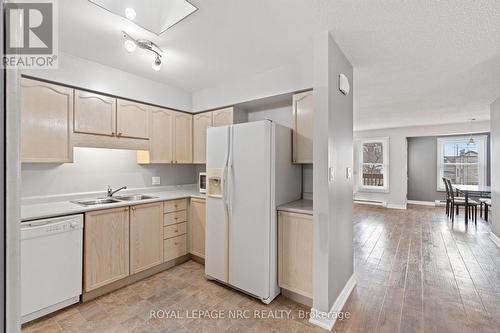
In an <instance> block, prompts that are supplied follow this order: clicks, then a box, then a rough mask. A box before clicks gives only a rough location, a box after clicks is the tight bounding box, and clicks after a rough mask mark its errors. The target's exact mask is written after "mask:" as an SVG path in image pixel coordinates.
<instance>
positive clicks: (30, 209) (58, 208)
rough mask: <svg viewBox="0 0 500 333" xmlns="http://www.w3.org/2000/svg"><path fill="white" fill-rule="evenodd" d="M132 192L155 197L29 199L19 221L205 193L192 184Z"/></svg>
mask: <svg viewBox="0 0 500 333" xmlns="http://www.w3.org/2000/svg"><path fill="white" fill-rule="evenodd" d="M134 192H135V193H142V194H147V195H150V196H154V197H155V198H153V199H147V200H138V201H122V202H117V203H112V204H101V205H93V206H82V205H79V204H75V203H72V202H70V201H71V200H81V199H95V198H97V197H103V195H102V194H101V195H99V196H97V195H93V196H92V195H88V196H83V195H72V196H71V197H68V198H65V199H64V200H63V199H62V198H61V200H60V201H49V202H39V203H36V202H33V200H31V202H29V203H28V204H22V205H21V221H30V220H37V219H44V218H49V217H56V216H64V215H72V214H80V213H85V212H90V211H94V210H102V209H111V208H119V207H126V206H133V205H140V204H147V203H153V202H158V201H166V200H174V199H182V198H202V199H204V198H205V195H204V194H201V193H199V192H198V190H197V189H196V188H195V187H193V186H187V187H185V188H184V187H179V188H172V189H166V190H162V191H158V192H155V191H154V190H148V191H137V192H136V191H127V192H126V194H133V193H134ZM120 194H125V193H120ZM117 195H118V194H117ZM40 201H43V200H40Z"/></svg>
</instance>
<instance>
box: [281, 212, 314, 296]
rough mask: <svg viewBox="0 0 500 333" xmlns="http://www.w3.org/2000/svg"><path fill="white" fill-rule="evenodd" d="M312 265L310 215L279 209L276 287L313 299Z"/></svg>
mask: <svg viewBox="0 0 500 333" xmlns="http://www.w3.org/2000/svg"><path fill="white" fill-rule="evenodd" d="M312 265H313V222H312V216H311V215H305V214H294V213H288V212H278V283H279V286H280V287H282V288H285V289H288V290H290V291H293V292H295V293H298V294H300V295H302V296H306V297H310V298H312V285H313V275H312V274H313V266H312Z"/></svg>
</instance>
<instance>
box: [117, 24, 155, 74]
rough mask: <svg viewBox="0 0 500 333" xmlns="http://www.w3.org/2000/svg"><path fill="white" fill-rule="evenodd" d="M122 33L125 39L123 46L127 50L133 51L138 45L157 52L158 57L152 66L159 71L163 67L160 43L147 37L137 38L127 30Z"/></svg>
mask: <svg viewBox="0 0 500 333" xmlns="http://www.w3.org/2000/svg"><path fill="white" fill-rule="evenodd" d="M122 33H123V38H124V39H125V41H124V42H123V46H124V47H125V50H127V52H129V53H132V52H134V51H135V49H136V48H137V47H139V48H140V49H143V50H146V51H151V52H153V53H155V54H156V59H155V60H154V61H153V63H152V64H151V67H152V68H153V69H154V70H155V71H159V70H160V69H161V53H163V50H162V49H161V48H160V47H159V46H158V45H156V44H155V43H153V42H152V41H150V40H147V39H135V38H133V37H132V36H130V35H129V34H128V33H126V32H125V31H122Z"/></svg>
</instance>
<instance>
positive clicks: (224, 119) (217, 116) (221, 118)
mask: <svg viewBox="0 0 500 333" xmlns="http://www.w3.org/2000/svg"><path fill="white" fill-rule="evenodd" d="M233 115H234V114H233V108H232V107H230V108H225V109H220V110H215V111H212V116H213V126H215V127H217V126H226V125H232V124H233Z"/></svg>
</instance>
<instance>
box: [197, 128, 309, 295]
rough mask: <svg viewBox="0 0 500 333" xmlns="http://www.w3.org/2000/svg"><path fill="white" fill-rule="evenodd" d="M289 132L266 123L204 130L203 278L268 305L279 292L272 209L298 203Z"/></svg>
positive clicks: (298, 183)
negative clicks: (205, 198)
mask: <svg viewBox="0 0 500 333" xmlns="http://www.w3.org/2000/svg"><path fill="white" fill-rule="evenodd" d="M301 182H302V175H301V167H300V166H298V165H293V164H292V133H291V130H290V129H289V128H286V127H284V126H280V125H278V124H276V123H274V122H272V121H270V120H263V121H257V122H250V123H243V124H237V125H231V126H224V127H212V128H209V129H208V131H207V201H206V240H205V241H206V253H205V256H206V257H205V273H206V275H207V277H208V278H211V279H215V280H218V281H220V282H223V283H225V284H228V285H230V286H233V287H235V288H237V289H239V290H241V291H243V292H245V293H248V294H250V295H252V296H254V297H257V298H259V299H260V300H261V301H262V302H264V303H266V304H268V303H270V302H271V301H272V300H273V299H274V298H275V297H276V296H277V295H278V294H279V293H280V289H279V287H278V274H277V213H276V207H277V206H279V205H281V204H283V203H286V202H290V201H294V200H297V199H300V192H301Z"/></svg>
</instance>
